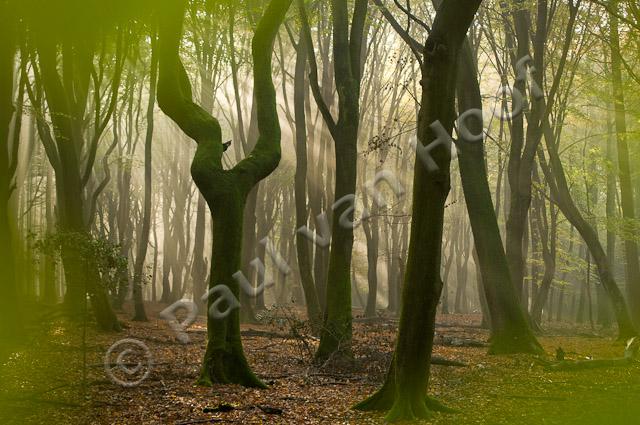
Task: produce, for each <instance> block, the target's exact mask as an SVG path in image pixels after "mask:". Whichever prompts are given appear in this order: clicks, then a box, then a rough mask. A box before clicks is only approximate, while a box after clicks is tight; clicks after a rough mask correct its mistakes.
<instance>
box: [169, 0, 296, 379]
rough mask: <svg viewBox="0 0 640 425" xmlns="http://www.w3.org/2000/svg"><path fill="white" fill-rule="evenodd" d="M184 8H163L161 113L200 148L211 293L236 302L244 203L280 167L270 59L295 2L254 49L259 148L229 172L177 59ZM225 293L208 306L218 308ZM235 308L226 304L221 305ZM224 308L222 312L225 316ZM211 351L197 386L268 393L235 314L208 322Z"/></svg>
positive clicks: (273, 14) (216, 130) (279, 0)
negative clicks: (228, 294)
mask: <svg viewBox="0 0 640 425" xmlns="http://www.w3.org/2000/svg"><path fill="white" fill-rule="evenodd" d="M185 3H186V2H185V1H184V0H182V1H175V2H171V3H169V4H166V5H163V7H162V10H161V17H160V22H161V23H160V42H159V52H158V53H159V60H160V78H159V81H158V103H159V105H160V108H161V109H162V110H163V111H164V112H165V113H166V114H167V115H168V116H169V117H170V118H171V119H172V120H174V121H175V122H176V123H177V124H178V125H179V126H180V128H181V129H182V130H183V131H184V132H185V133H186V134H187V135H188V136H189V137H191V138H192V139H193V140H194V141H195V142H196V143H197V144H198V147H197V149H196V153H195V155H194V158H193V162H192V164H191V175H192V177H193V179H194V181H195V183H196V186H197V187H198V189H199V190H200V192H201V193H202V195H203V196H204V198H205V200H206V201H207V204H208V205H209V208H210V210H211V217H212V220H213V250H212V254H211V275H210V281H209V288H210V289H212V290H214V291H215V290H216V288H218V289H220V287H221V286H226V287H227V288H228V290H230V292H231V293H232V294H233V296H234V297H235V299H236V300H237V299H238V298H239V296H240V288H239V285H238V283H237V282H236V280H235V279H234V278H233V277H232V275H233V274H234V273H236V272H237V271H238V270H241V258H242V222H243V212H244V207H245V203H246V201H247V197H248V195H249V193H250V192H251V190H252V189H253V188H254V187H255V185H256V184H257V183H258V182H259V181H260V180H262V179H263V178H265V177H266V176H268V175H269V174H270V173H271V172H272V171H273V170H274V169H275V168H276V167H277V165H278V163H279V161H280V125H279V122H278V114H277V110H276V94H275V89H274V87H273V82H272V80H271V55H272V51H273V43H274V39H275V36H276V34H277V32H278V28H279V27H280V24H281V23H282V21H283V19H284V16H285V14H286V12H287V10H288V8H289V5H290V3H291V0H272V1H271V2H270V3H269V4H268V5H267V7H266V9H265V12H264V15H263V16H262V18H261V19H260V21H259V23H258V25H257V27H256V30H255V34H254V37H253V42H252V56H253V66H254V74H253V75H254V98H255V101H256V105H257V119H258V128H259V133H260V134H259V137H258V141H257V143H256V145H255V147H254V149H253V151H252V152H251V155H249V156H248V157H246V158H245V159H243V160H241V161H240V162H239V163H238V164H236V166H234V167H233V168H231V169H229V170H225V169H223V166H222V154H223V149H224V148H223V145H222V132H221V128H220V124H219V123H218V121H217V120H216V119H215V118H213V117H212V116H211V115H210V114H209V113H207V112H206V111H204V110H203V109H202V108H200V107H199V106H197V105H196V104H195V103H193V100H192V95H191V85H190V83H189V80H188V78H187V75H186V71H185V70H184V67H183V65H182V62H181V60H180V57H179V46H180V41H181V38H182V23H183V20H184V10H185ZM220 298H221V295H220V293H218V294H216V293H214V294H213V295H212V296H210V297H209V298H208V306H209V308H210V309H211V310H213V311H214V312H215V309H216V305H214V303H215V302H216V301H218V300H220ZM222 302H223V303H224V304H227V306H226V307H230V306H229V305H228V302H225V301H222ZM223 308H225V307H224V306H223V307H222V308H219V310H220V312H223V311H225V310H223ZM207 335H208V342H207V349H206V352H205V355H204V359H203V364H202V370H201V374H200V380H199V382H200V383H201V384H204V385H211V384H212V383H214V382H219V383H236V384H240V385H244V386H250V387H260V388H264V387H265V385H264V384H263V383H262V382H261V381H260V380H259V379H258V378H257V377H256V376H255V375H254V374H253V372H252V371H251V369H250V367H249V365H248V363H247V360H246V358H245V355H244V351H243V348H242V341H241V338H240V315H239V311H238V309H237V308H231V309H230V310H229V312H228V314H222V315H218V314H212V312H210V314H209V315H208V316H207Z"/></svg>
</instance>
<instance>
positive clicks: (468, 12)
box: [356, 0, 480, 421]
mask: <svg viewBox="0 0 640 425" xmlns="http://www.w3.org/2000/svg"><path fill="white" fill-rule="evenodd" d="M479 5H480V1H479V0H476V1H472V2H469V1H461V0H447V1H445V2H443V3H442V4H441V6H440V7H439V8H438V11H437V14H436V18H435V20H434V22H433V27H432V30H431V32H430V34H429V37H428V38H427V42H426V44H425V49H424V63H423V69H422V88H423V90H422V101H421V106H420V113H419V116H418V140H419V143H421V144H422V145H423V146H427V145H429V144H430V143H432V142H433V141H435V140H436V137H437V135H436V134H435V133H434V131H433V130H430V125H432V123H435V122H439V123H440V124H441V125H442V127H443V128H444V129H445V131H446V132H447V133H448V134H449V135H450V134H451V132H452V129H453V122H454V119H455V117H454V115H455V86H456V72H457V67H458V66H457V62H458V53H459V51H460V47H461V45H462V42H463V40H464V37H465V34H466V32H467V30H468V28H469V26H470V25H471V21H472V19H473V17H474V15H475V12H476V10H477V8H478V6H479ZM418 152H420V151H418ZM429 154H430V155H431V158H432V159H433V160H434V161H435V164H436V165H437V169H436V170H427V167H426V166H425V164H423V162H422V160H421V155H420V153H418V154H417V155H416V162H415V171H414V180H413V210H412V223H411V239H410V242H409V256H408V259H407V268H406V274H405V285H404V289H403V293H402V302H403V304H402V310H401V313H400V326H399V331H398V340H397V342H396V351H395V354H394V357H393V360H392V363H391V366H390V368H389V372H388V374H387V379H386V381H385V383H384V384H383V386H382V388H380V390H378V392H377V393H375V394H374V395H373V396H371V397H370V398H368V399H367V400H365V401H363V402H362V403H360V404H358V405H357V406H356V408H358V409H362V410H388V413H387V416H386V419H387V420H389V421H397V420H405V419H406V420H414V419H417V418H421V419H424V418H428V417H429V416H431V412H430V407H433V406H434V403H432V402H428V399H427V397H426V394H425V389H426V388H427V386H428V381H429V370H430V360H431V350H432V347H433V336H434V331H435V315H436V308H437V305H438V300H439V299H440V294H441V290H442V280H441V278H440V267H441V258H442V227H443V221H444V208H445V201H446V199H447V196H448V194H449V189H450V176H449V164H450V161H451V155H450V147H448V146H438V147H437V148H435V149H432V150H431V151H430V152H429Z"/></svg>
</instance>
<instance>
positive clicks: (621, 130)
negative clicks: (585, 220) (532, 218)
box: [609, 0, 640, 327]
mask: <svg viewBox="0 0 640 425" xmlns="http://www.w3.org/2000/svg"><path fill="white" fill-rule="evenodd" d="M612 4H613V7H614V8H615V10H616V13H609V22H610V31H609V42H610V45H611V77H612V82H613V101H614V111H615V128H616V139H617V142H618V143H617V151H618V176H619V179H620V204H621V207H622V217H623V218H624V220H625V222H626V223H629V224H627V225H626V226H627V227H628V228H626V229H625V234H627V235H631V236H627V237H625V241H624V253H625V257H626V262H625V275H626V277H627V286H626V290H627V300H628V303H629V312H630V314H631V319H632V320H633V321H634V323H635V325H636V327H639V326H640V258H639V257H638V244H637V242H636V241H635V240H634V236H635V235H637V233H638V228H637V225H635V224H634V222H635V218H636V215H635V206H634V200H633V186H632V182H631V166H630V164H629V146H628V143H627V121H626V117H625V113H626V112H625V101H624V90H623V87H622V70H621V59H620V38H619V34H618V16H617V13H618V12H617V10H618V1H617V0H616V1H613V2H612Z"/></svg>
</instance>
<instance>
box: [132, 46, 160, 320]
mask: <svg viewBox="0 0 640 425" xmlns="http://www.w3.org/2000/svg"><path fill="white" fill-rule="evenodd" d="M155 43H156V36H155V35H153V39H152V47H155V46H154V45H155ZM157 72H158V55H157V52H156V49H153V51H152V52H151V70H150V74H149V103H148V106H147V133H146V135H145V142H144V205H143V212H142V215H143V216H142V229H141V231H140V235H139V236H138V241H137V243H138V252H137V253H136V263H135V268H134V272H133V305H134V309H135V314H134V317H133V320H139V321H144V322H146V321H147V313H146V312H145V310H144V301H143V298H142V283H143V280H144V276H145V274H146V273H145V272H144V264H145V259H146V257H147V248H148V246H149V233H150V230H151V193H152V187H151V165H152V164H151V146H152V142H153V108H154V106H155V104H156V80H157Z"/></svg>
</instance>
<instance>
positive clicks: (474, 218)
mask: <svg viewBox="0 0 640 425" xmlns="http://www.w3.org/2000/svg"><path fill="white" fill-rule="evenodd" d="M459 61H460V79H459V81H458V89H457V90H458V102H459V109H460V110H462V111H468V110H471V109H478V110H480V111H481V109H480V108H481V107H482V101H481V97H480V88H479V85H478V79H477V76H476V72H475V69H476V68H475V65H474V61H473V58H472V55H471V48H470V47H469V46H468V43H464V44H463V50H462V53H461V55H460V59H459ZM466 124H467V126H468V129H469V130H470V133H471V134H472V135H478V134H481V133H482V120H478V117H475V118H474V119H471V120H469V119H468V120H467V121H466ZM457 147H458V164H459V167H460V176H461V178H462V188H463V191H464V196H465V202H466V204H467V211H468V214H469V220H470V222H471V230H472V232H473V240H474V243H475V248H476V251H477V253H478V261H479V263H480V270H481V273H482V281H483V287H484V291H485V297H486V300H487V306H488V308H489V312H490V323H491V347H490V349H489V351H490V352H491V353H496V354H499V353H514V352H526V353H532V352H533V353H536V352H540V351H541V347H540V345H539V344H538V342H537V340H536V338H535V336H534V335H533V332H532V331H531V327H530V326H529V322H528V321H527V319H526V316H525V312H524V311H523V310H522V306H521V305H520V303H519V301H518V296H517V294H516V286H515V285H513V284H512V281H511V274H510V270H509V267H508V263H507V257H506V255H505V252H504V248H503V245H502V239H501V238H500V229H499V227H498V221H497V218H496V214H495V210H494V207H493V203H492V200H491V191H490V189H489V183H488V179H487V171H486V167H485V165H484V164H485V159H484V146H483V143H482V140H481V139H480V140H465V138H464V137H461V138H460V139H459V141H458V144H457Z"/></svg>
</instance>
